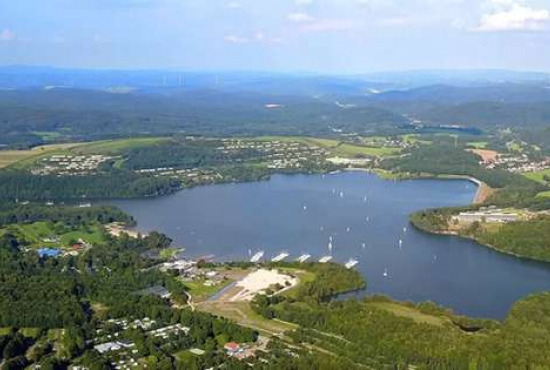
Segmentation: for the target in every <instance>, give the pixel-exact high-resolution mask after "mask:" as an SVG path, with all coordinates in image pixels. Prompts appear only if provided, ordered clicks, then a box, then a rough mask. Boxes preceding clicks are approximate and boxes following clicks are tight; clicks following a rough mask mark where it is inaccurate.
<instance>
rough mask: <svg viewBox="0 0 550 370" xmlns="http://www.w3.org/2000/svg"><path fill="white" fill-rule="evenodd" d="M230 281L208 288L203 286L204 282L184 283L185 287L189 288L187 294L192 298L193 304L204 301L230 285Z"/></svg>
mask: <svg viewBox="0 0 550 370" xmlns="http://www.w3.org/2000/svg"><path fill="white" fill-rule="evenodd" d="M232 282H233V281H232V280H226V281H223V282H221V283H220V284H218V285H214V286H208V285H204V281H192V282H187V281H186V282H185V286H187V287H188V288H189V294H191V296H192V297H193V300H194V301H195V302H201V301H205V300H207V299H208V298H210V297H211V296H213V295H214V294H216V293H217V292H219V291H220V290H222V289H223V288H225V287H227V286H228V285H229V284H231V283H232Z"/></svg>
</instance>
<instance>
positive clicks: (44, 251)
mask: <svg viewBox="0 0 550 370" xmlns="http://www.w3.org/2000/svg"><path fill="white" fill-rule="evenodd" d="M37 252H38V255H39V256H40V257H41V258H42V257H57V256H59V255H60V254H61V249H57V248H40V249H38V250H37Z"/></svg>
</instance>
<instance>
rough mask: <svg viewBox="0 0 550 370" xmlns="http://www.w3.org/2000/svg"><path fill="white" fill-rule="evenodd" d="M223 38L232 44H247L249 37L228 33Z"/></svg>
mask: <svg viewBox="0 0 550 370" xmlns="http://www.w3.org/2000/svg"><path fill="white" fill-rule="evenodd" d="M223 39H224V40H225V42H229V43H230V44H246V43H247V42H248V38H246V37H242V36H236V35H227V36H225V37H224V38H223Z"/></svg>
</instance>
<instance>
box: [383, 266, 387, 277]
mask: <svg viewBox="0 0 550 370" xmlns="http://www.w3.org/2000/svg"><path fill="white" fill-rule="evenodd" d="M382 275H383V276H384V277H388V269H387V268H384V273H383V274H382Z"/></svg>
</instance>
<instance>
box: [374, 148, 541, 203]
mask: <svg viewBox="0 0 550 370" xmlns="http://www.w3.org/2000/svg"><path fill="white" fill-rule="evenodd" d="M382 167H384V168H386V169H388V170H391V171H395V172H401V173H409V174H412V175H415V176H422V175H443V176H445V175H462V176H470V177H473V178H476V179H478V180H480V181H483V182H485V183H486V184H488V185H489V186H490V187H492V188H495V189H499V191H498V192H496V193H495V194H494V196H493V197H492V198H491V199H489V202H491V203H493V204H498V205H502V206H515V207H522V206H529V205H532V204H533V203H535V200H534V199H535V196H536V195H537V194H538V193H539V192H541V191H544V190H545V189H546V187H545V186H544V185H541V184H538V183H536V182H534V181H531V180H529V179H527V178H526V177H524V176H521V175H519V174H513V173H510V172H507V171H504V170H487V169H485V168H483V167H481V166H480V165H479V157H478V156H476V155H475V154H473V153H469V152H467V151H465V150H464V148H463V147H454V146H452V145H451V144H450V143H444V142H443V143H434V144H433V145H423V146H419V147H416V148H413V149H411V150H409V151H408V152H407V153H406V154H405V155H403V156H400V157H398V158H391V159H387V160H385V161H383V162H382Z"/></svg>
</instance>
